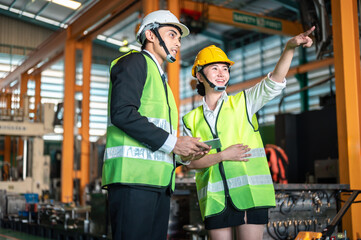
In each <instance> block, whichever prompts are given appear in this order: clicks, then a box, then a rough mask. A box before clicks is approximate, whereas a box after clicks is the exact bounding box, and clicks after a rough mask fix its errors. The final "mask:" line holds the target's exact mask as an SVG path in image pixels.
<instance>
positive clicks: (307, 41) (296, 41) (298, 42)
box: [286, 26, 315, 49]
mask: <svg viewBox="0 0 361 240" xmlns="http://www.w3.org/2000/svg"><path fill="white" fill-rule="evenodd" d="M314 30H315V26H313V27H311V28H310V29H308V30H307V31H306V32H304V33H301V34H299V35H297V36H295V37H293V38H291V39H290V40H288V42H287V46H286V47H287V48H290V49H293V48H296V47H298V46H303V47H311V46H312V43H313V41H312V39H311V38H310V37H309V35H310V34H311V33H312V32H313V31H314Z"/></svg>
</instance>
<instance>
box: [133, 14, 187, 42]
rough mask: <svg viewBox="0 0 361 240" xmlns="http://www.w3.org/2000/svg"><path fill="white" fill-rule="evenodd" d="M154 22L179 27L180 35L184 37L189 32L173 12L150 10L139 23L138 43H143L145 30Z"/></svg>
mask: <svg viewBox="0 0 361 240" xmlns="http://www.w3.org/2000/svg"><path fill="white" fill-rule="evenodd" d="M155 23H158V24H170V25H175V26H177V27H179V28H180V29H181V30H182V36H181V37H185V36H187V35H188V34H189V29H188V28H187V27H186V26H185V25H184V24H182V23H180V22H179V20H178V18H177V17H176V16H174V14H173V13H171V12H170V11H168V10H158V11H154V12H151V13H149V14H148V15H147V16H145V17H144V19H143V21H142V23H141V24H140V27H139V30H138V32H137V35H136V38H137V41H138V42H139V43H140V44H143V42H144V40H145V36H144V33H145V31H146V30H148V29H151V28H152V27H153V26H154V24H155Z"/></svg>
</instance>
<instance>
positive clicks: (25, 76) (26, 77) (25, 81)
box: [20, 73, 29, 117]
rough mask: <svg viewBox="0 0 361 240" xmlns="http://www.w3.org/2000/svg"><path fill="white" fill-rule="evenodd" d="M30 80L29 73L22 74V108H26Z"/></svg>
mask: <svg viewBox="0 0 361 240" xmlns="http://www.w3.org/2000/svg"><path fill="white" fill-rule="evenodd" d="M28 81H29V75H28V74H26V73H23V74H21V78H20V107H22V108H24V96H26V95H27V94H28ZM24 117H25V116H24Z"/></svg>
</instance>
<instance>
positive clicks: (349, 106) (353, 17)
mask: <svg viewBox="0 0 361 240" xmlns="http://www.w3.org/2000/svg"><path fill="white" fill-rule="evenodd" d="M331 8H332V27H333V29H332V30H333V48H334V59H335V60H334V61H335V76H336V96H337V97H336V107H337V133H338V147H339V175H340V183H343V184H350V188H351V189H361V178H360V172H361V150H360V146H361V144H360V143H361V82H360V81H361V78H360V46H359V30H358V20H357V1H355V0H342V1H341V0H332V1H331ZM360 198H361V196H359V197H358V199H357V200H358V201H360ZM360 216H361V205H360V204H352V205H351V208H350V209H349V210H348V212H347V213H346V215H345V216H344V217H343V219H342V226H343V229H344V230H346V231H347V233H348V236H352V237H351V239H359V238H360V237H361V217H360Z"/></svg>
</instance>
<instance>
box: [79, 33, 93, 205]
mask: <svg viewBox="0 0 361 240" xmlns="http://www.w3.org/2000/svg"><path fill="white" fill-rule="evenodd" d="M91 63H92V41H91V40H90V39H87V40H84V41H83V86H82V93H83V99H82V112H81V156H80V172H81V173H80V175H81V176H80V199H81V202H82V204H85V192H84V191H85V186H86V185H87V184H88V183H89V161H90V159H89V152H90V143H89V115H90V114H89V112H90V75H91V74H90V72H91Z"/></svg>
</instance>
